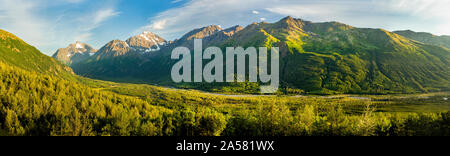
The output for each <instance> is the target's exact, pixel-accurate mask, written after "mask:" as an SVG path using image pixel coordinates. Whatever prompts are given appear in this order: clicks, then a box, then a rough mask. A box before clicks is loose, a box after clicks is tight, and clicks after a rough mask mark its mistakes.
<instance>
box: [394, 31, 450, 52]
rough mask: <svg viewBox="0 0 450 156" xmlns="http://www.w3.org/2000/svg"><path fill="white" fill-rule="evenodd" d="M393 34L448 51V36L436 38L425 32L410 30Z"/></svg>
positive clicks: (449, 37) (449, 43)
mask: <svg viewBox="0 0 450 156" xmlns="http://www.w3.org/2000/svg"><path fill="white" fill-rule="evenodd" d="M394 33H396V34H399V35H402V36H405V37H407V38H410V39H413V40H416V41H419V42H423V43H426V44H431V45H436V46H442V47H445V48H448V49H450V36H436V35H433V34H430V33H426V32H414V31H411V30H403V31H394Z"/></svg>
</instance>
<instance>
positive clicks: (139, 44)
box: [126, 31, 167, 52]
mask: <svg viewBox="0 0 450 156" xmlns="http://www.w3.org/2000/svg"><path fill="white" fill-rule="evenodd" d="M126 43H127V44H128V45H129V46H130V47H131V48H132V49H135V50H138V51H146V52H149V51H158V50H160V46H163V45H165V44H167V41H166V40H165V39H164V38H162V37H160V36H158V35H156V34H154V33H152V32H149V31H145V32H143V33H141V34H139V35H136V36H133V37H131V38H129V39H128V40H127V41H126Z"/></svg>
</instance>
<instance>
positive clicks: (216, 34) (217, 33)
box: [172, 25, 244, 49]
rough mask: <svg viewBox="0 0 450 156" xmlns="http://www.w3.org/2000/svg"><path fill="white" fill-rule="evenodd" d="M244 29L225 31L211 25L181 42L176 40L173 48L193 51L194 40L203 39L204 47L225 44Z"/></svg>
mask: <svg viewBox="0 0 450 156" xmlns="http://www.w3.org/2000/svg"><path fill="white" fill-rule="evenodd" d="M243 29H244V27H242V26H239V25H237V26H234V27H231V28H228V29H225V30H224V29H222V27H220V26H218V25H210V26H207V27H203V28H199V29H195V30H192V31H190V32H188V33H187V34H185V35H184V36H183V37H181V38H180V39H179V40H176V41H175V43H174V44H173V45H172V46H183V47H187V48H189V49H192V48H193V45H194V44H193V41H194V39H203V46H204V47H206V46H209V45H214V44H217V43H220V42H223V41H225V40H227V39H229V38H231V37H232V36H233V35H234V34H236V33H237V32H239V31H241V30H243Z"/></svg>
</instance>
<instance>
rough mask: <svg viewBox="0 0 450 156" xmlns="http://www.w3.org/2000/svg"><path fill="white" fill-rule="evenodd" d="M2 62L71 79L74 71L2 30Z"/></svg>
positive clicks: (0, 40)
mask: <svg viewBox="0 0 450 156" xmlns="http://www.w3.org/2000/svg"><path fill="white" fill-rule="evenodd" d="M0 62H3V63H6V64H9V65H12V66H16V67H19V68H21V69H24V70H27V71H31V72H37V73H46V74H53V75H59V76H63V77H70V76H71V75H72V74H73V71H72V69H71V68H69V67H68V66H65V65H63V64H62V63H60V62H59V61H57V60H55V59H53V58H51V57H49V56H47V55H44V54H42V53H41V52H40V51H39V50H37V49H36V48H35V47H33V46H31V45H29V44H27V43H26V42H24V41H23V40H22V39H20V38H18V37H17V36H15V35H13V34H11V33H9V32H6V31H4V30H1V29H0Z"/></svg>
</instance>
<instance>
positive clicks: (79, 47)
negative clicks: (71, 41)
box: [75, 42, 84, 49]
mask: <svg viewBox="0 0 450 156" xmlns="http://www.w3.org/2000/svg"><path fill="white" fill-rule="evenodd" d="M75 48H77V49H83V48H84V47H83V45H82V44H81V43H80V42H77V43H76V44H75Z"/></svg>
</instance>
